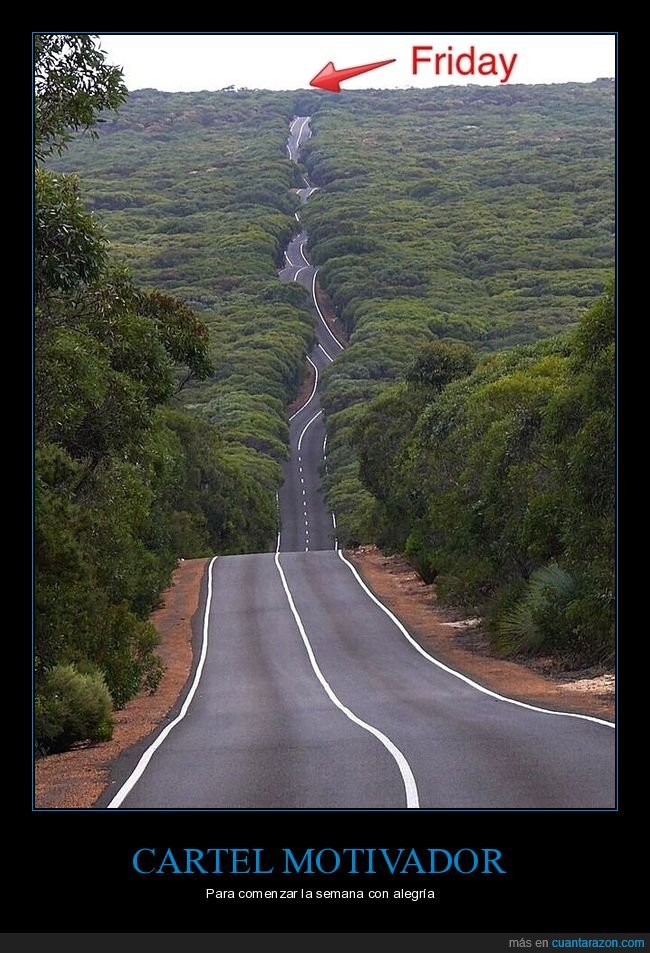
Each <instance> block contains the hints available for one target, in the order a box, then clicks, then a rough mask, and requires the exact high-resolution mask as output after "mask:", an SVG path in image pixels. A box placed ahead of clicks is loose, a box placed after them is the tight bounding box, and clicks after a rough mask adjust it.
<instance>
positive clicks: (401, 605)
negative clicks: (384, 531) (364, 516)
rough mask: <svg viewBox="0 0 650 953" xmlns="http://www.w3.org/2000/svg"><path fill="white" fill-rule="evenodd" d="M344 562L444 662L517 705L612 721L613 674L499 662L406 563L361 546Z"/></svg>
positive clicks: (473, 625)
mask: <svg viewBox="0 0 650 953" xmlns="http://www.w3.org/2000/svg"><path fill="white" fill-rule="evenodd" d="M346 556H347V557H348V558H349V559H350V561H351V562H352V563H353V564H354V566H355V567H356V568H357V570H358V571H359V573H360V574H361V576H362V577H363V579H364V581H365V582H366V584H367V585H368V586H370V588H371V589H372V590H373V592H374V593H375V595H376V596H377V597H378V598H379V599H381V601H382V602H383V603H384V604H385V605H386V606H387V607H388V608H389V609H391V611H393V612H394V613H395V614H396V615H397V616H398V617H399V618H400V619H401V621H402V622H403V623H404V625H405V626H406V627H407V628H408V629H409V631H410V632H411V633H412V634H413V636H414V637H415V638H417V640H418V642H420V644H421V645H422V647H423V648H425V649H426V650H427V651H429V652H430V653H431V654H432V655H434V656H435V657H436V658H437V659H439V660H440V661H441V662H444V663H445V664H447V665H449V666H450V667H452V668H455V669H457V670H458V671H460V672H462V673H463V674H465V675H468V676H469V677H470V678H473V679H475V680H476V681H477V682H478V683H479V684H480V685H484V686H485V687H486V688H490V689H492V691H495V692H498V693H499V694H503V695H508V696H509V697H511V698H516V699H518V700H519V701H525V702H528V703H529V704H532V705H539V706H540V707H542V708H554V709H562V710H565V711H575V712H580V713H582V714H585V715H595V716H596V717H598V718H605V719H606V720H608V721H612V720H613V719H614V715H615V684H614V681H615V680H614V675H613V673H611V672H609V671H603V670H596V669H589V670H584V671H580V672H567V671H560V670H558V668H557V666H556V665H555V664H554V663H553V660H552V659H536V660H523V659H517V660H510V659H508V660H506V659H502V658H499V657H497V656H495V655H494V654H493V653H492V650H491V648H490V644H489V641H488V638H487V636H486V634H485V633H484V632H483V631H482V629H481V626H480V620H478V619H463V618H462V617H460V616H459V615H458V614H456V613H454V612H452V611H450V610H448V609H444V608H443V607H441V606H439V605H437V604H436V598H435V587H434V586H432V585H427V584H426V583H424V582H423V581H422V579H421V578H420V577H419V575H418V574H417V573H416V572H415V571H414V569H413V567H412V566H410V565H409V564H408V563H407V562H406V560H405V559H403V558H402V557H400V556H385V555H384V554H383V553H382V552H380V551H379V550H378V549H376V548H375V547H374V546H363V547H361V548H360V549H359V550H357V551H355V552H351V553H346Z"/></svg>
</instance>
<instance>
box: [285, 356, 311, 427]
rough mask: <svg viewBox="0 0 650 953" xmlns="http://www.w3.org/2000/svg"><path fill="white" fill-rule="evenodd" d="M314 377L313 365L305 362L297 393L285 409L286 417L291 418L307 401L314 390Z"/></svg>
mask: <svg viewBox="0 0 650 953" xmlns="http://www.w3.org/2000/svg"><path fill="white" fill-rule="evenodd" d="M315 376H316V371H315V370H314V365H313V364H311V363H310V362H309V361H305V369H304V374H303V378H302V383H301V385H300V387H299V388H298V393H297V394H296V397H295V399H294V400H292V401H291V403H290V404H289V406H288V407H287V417H291V416H292V415H293V414H295V413H297V411H299V410H301V408H303V407H304V406H305V404H306V403H307V401H308V400H309V396H310V394H311V392H312V391H313V389H314V378H315Z"/></svg>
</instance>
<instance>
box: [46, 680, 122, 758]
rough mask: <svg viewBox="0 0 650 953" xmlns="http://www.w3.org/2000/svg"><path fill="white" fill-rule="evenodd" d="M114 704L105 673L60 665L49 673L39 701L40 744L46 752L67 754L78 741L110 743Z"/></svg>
mask: <svg viewBox="0 0 650 953" xmlns="http://www.w3.org/2000/svg"><path fill="white" fill-rule="evenodd" d="M112 709H113V704H112V701H111V696H110V692H109V691H108V688H107V687H106V682H105V681H104V676H103V675H102V674H101V672H99V671H97V670H95V671H88V672H80V671H79V670H78V669H77V668H76V666H74V665H57V666H55V667H54V668H53V669H51V670H50V671H49V672H47V673H46V674H45V676H44V678H43V680H42V683H41V686H40V691H39V694H38V695H37V698H36V712H35V715H36V718H35V721H36V745H37V748H38V749H39V750H41V751H42V752H44V753H48V752H56V751H65V750H66V749H67V748H69V747H70V746H71V745H73V744H74V743H75V742H76V741H109V740H110V738H111V737H112V736H113V717H112Z"/></svg>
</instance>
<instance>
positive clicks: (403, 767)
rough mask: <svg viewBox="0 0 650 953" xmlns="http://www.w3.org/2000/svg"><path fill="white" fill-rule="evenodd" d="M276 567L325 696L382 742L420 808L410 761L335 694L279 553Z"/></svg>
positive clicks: (410, 800)
mask: <svg viewBox="0 0 650 953" xmlns="http://www.w3.org/2000/svg"><path fill="white" fill-rule="evenodd" d="M275 565H276V566H277V569H278V572H279V573H280V579H281V580H282V585H283V587H284V591H285V594H286V597H287V600H288V602H289V608H290V609H291V612H292V613H293V617H294V619H295V621H296V625H297V626H298V631H299V632H300V636H301V638H302V641H303V643H304V645H305V648H306V650H307V656H308V657H309V661H310V663H311V667H312V668H313V670H314V674H315V676H316V678H317V679H318V681H319V682H320V683H321V685H322V686H323V688H324V690H325V694H326V695H327V697H328V698H329V700H330V701H331V702H332V704H333V705H335V706H336V707H337V708H338V709H339V711H342V712H343V714H344V715H345V716H346V717H347V718H349V719H350V721H352V722H354V724H355V725H359V727H360V728H364V729H365V730H366V731H369V732H370V734H371V735H374V737H375V738H377V740H378V741H381V743H382V744H383V746H384V747H385V748H386V750H387V751H388V752H389V753H390V754H391V755H392V756H393V758H394V759H395V762H396V763H397V767H398V768H399V772H400V774H401V775H402V781H403V783H404V792H405V794H406V806H407V808H417V807H419V806H420V800H419V797H418V789H417V784H416V783H415V777H414V775H413V772H412V770H411V766H410V764H409V763H408V761H407V760H406V758H405V757H404V755H403V754H402V752H401V751H400V750H399V748H398V747H397V745H395V744H393V742H392V741H391V740H390V738H388V737H387V736H386V735H385V734H384V733H383V732H381V731H380V730H379V729H378V728H375V726H374V725H369V724H368V722H367V721H362V719H361V718H359V717H358V716H357V715H355V714H354V712H353V711H350V709H349V708H346V706H345V705H344V704H343V702H342V701H341V700H340V699H339V698H338V696H337V695H336V694H335V693H334V691H333V689H332V687H331V686H330V684H329V682H328V681H327V679H326V678H325V676H324V675H323V673H322V672H321V670H320V668H319V667H318V662H317V661H316V656H315V655H314V651H313V649H312V647H311V643H310V641H309V639H308V638H307V633H306V632H305V627H304V625H303V624H302V619H301V618H300V615H299V614H298V610H297V609H296V606H295V603H294V601H293V597H292V595H291V590H290V589H289V586H288V584H287V579H286V576H285V575H284V570H283V569H282V566H281V565H280V559H279V557H278V554H277V553H276V554H275Z"/></svg>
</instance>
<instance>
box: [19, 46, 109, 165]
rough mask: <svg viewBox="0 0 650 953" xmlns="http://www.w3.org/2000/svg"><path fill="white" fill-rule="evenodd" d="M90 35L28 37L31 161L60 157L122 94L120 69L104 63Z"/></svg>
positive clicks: (103, 55) (101, 54)
mask: <svg viewBox="0 0 650 953" xmlns="http://www.w3.org/2000/svg"><path fill="white" fill-rule="evenodd" d="M95 37H96V34H92V33H37V34H36V35H35V37H34V85H35V103H34V154H35V159H36V161H37V162H40V161H42V160H43V159H44V158H45V157H46V156H48V155H51V154H52V153H57V154H59V155H60V154H61V152H62V151H63V150H64V148H65V146H66V143H68V142H69V141H70V140H71V139H72V133H71V131H70V130H74V131H75V132H76V131H78V130H80V129H82V130H84V131H88V130H91V133H90V134H91V135H92V136H95V135H96V133H95V132H94V131H92V127H93V126H94V125H95V124H96V123H98V122H102V121H103V120H102V118H101V115H100V114H101V112H102V111H103V110H106V109H109V110H114V109H117V107H118V106H119V105H120V104H121V103H123V102H124V101H125V99H126V96H127V90H126V86H125V85H124V83H123V81H122V70H121V69H120V68H119V67H118V66H110V65H109V64H108V63H106V62H105V53H104V52H103V51H102V50H101V49H100V48H99V47H98V46H97V45H96V44H95Z"/></svg>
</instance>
